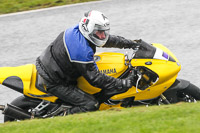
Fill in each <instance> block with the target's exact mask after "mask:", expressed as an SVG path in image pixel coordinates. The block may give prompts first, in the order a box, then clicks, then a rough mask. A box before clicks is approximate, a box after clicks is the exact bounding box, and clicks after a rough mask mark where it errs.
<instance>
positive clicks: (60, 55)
mask: <svg viewBox="0 0 200 133" xmlns="http://www.w3.org/2000/svg"><path fill="white" fill-rule="evenodd" d="M63 34H64V32H62V33H60V35H59V36H58V37H57V38H56V39H55V40H54V41H53V42H52V43H51V44H50V45H49V46H48V47H47V48H46V50H45V51H44V52H43V53H42V54H41V55H40V56H39V57H38V58H37V60H36V68H37V70H38V73H39V75H40V76H41V77H42V78H43V79H44V84H45V85H46V87H47V91H48V92H49V93H51V94H53V95H55V96H57V97H59V99H61V100H63V101H65V102H67V103H70V104H72V105H73V106H74V107H73V108H71V109H70V112H69V113H71V114H73V113H78V112H86V111H94V110H96V109H98V101H97V100H96V99H95V98H94V97H93V96H92V95H90V94H87V93H85V92H83V91H81V90H80V89H79V88H78V87H77V86H76V80H77V78H78V77H80V76H83V77H84V78H85V79H86V80H87V81H88V82H89V83H90V84H91V85H93V86H96V87H98V88H101V89H102V90H103V91H104V93H107V94H109V93H110V94H111V95H112V94H118V93H123V92H126V91H127V90H128V88H127V89H125V88H124V87H123V86H122V85H123V84H122V82H121V79H116V78H113V77H110V76H107V75H105V74H103V73H101V72H99V71H98V70H97V69H96V67H95V65H94V63H77V62H70V59H69V57H68V54H67V52H66V49H65V48H64V44H63V43H64V42H63ZM134 45H135V44H134V42H133V41H131V40H127V39H124V38H123V37H119V36H113V35H110V36H109V39H108V41H107V43H106V44H105V45H104V47H116V48H131V47H133V46H134ZM90 46H91V47H92V49H93V51H94V53H95V52H96V46H95V45H93V44H90ZM110 94H109V95H110Z"/></svg>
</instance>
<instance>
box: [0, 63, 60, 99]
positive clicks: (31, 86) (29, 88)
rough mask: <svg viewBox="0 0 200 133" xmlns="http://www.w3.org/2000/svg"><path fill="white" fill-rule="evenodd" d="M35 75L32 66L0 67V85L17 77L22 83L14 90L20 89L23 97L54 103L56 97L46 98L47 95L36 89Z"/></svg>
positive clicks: (34, 68) (33, 66) (34, 69)
mask: <svg viewBox="0 0 200 133" xmlns="http://www.w3.org/2000/svg"><path fill="white" fill-rule="evenodd" d="M36 74H37V72H36V67H35V65H33V64H27V65H23V66H18V67H1V68H0V83H1V84H3V83H4V81H5V80H6V79H9V78H10V77H17V78H19V79H20V80H21V81H22V86H16V89H17V87H19V88H22V89H23V93H24V95H26V96H29V97H32V98H39V99H44V100H48V101H51V102H55V100H56V99H57V97H55V96H48V94H47V93H44V92H42V91H40V90H38V89H37V88H36V86H35V84H36V77H37V76H36ZM10 84H11V85H12V84H13V83H12V82H10ZM16 89H15V90H16Z"/></svg>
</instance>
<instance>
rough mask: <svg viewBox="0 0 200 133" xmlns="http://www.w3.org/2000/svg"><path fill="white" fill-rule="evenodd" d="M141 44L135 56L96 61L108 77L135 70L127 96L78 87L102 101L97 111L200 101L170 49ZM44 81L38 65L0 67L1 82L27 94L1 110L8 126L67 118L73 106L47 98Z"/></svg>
mask: <svg viewBox="0 0 200 133" xmlns="http://www.w3.org/2000/svg"><path fill="white" fill-rule="evenodd" d="M138 43H139V44H140V45H139V47H136V48H134V49H133V50H132V55H131V57H129V56H128V55H127V54H122V53H114V52H103V53H97V54H95V56H94V59H95V62H96V64H97V66H98V68H99V71H100V72H102V73H105V74H107V75H109V76H113V77H115V78H126V77H127V76H128V75H129V74H130V72H131V71H134V72H135V77H136V78H135V80H134V81H133V84H134V85H133V87H132V88H130V89H129V90H128V91H127V92H125V93H122V94H116V95H106V96H105V95H102V91H101V88H96V87H94V86H92V85H90V84H89V83H88V82H87V81H86V80H85V79H84V78H83V77H80V78H79V79H78V87H79V88H80V89H82V90H83V91H85V92H87V93H89V94H92V95H94V96H95V97H96V98H97V99H98V100H99V102H100V107H99V110H106V109H111V108H124V107H132V106H136V105H141V104H145V105H155V104H158V105H160V104H170V103H177V102H179V101H185V102H195V101H196V100H200V89H199V88H198V87H197V86H195V85H193V84H191V83H190V82H189V81H186V80H182V79H177V75H178V73H179V71H180V70H181V65H180V62H179V61H178V59H177V58H176V57H175V55H174V54H173V53H172V52H171V51H170V50H169V49H167V48H166V47H164V46H163V45H162V44H155V43H153V44H148V43H146V42H144V41H142V40H138ZM40 81H41V80H40V76H39V75H38V73H37V70H36V67H35V65H34V64H27V65H23V66H18V67H1V68H0V83H1V84H2V85H5V86H7V87H9V88H11V89H13V90H15V91H18V92H20V93H22V94H23V96H20V97H18V98H16V99H15V100H14V101H12V102H11V104H7V105H0V110H2V113H3V114H4V122H6V121H15V120H23V119H32V118H35V117H37V118H47V117H53V116H65V115H66V110H67V109H68V108H70V107H71V106H72V105H70V104H68V103H65V102H63V101H62V100H60V99H59V98H58V97H56V96H53V95H51V94H49V93H48V92H47V91H46V88H45V86H44V85H43V83H42V82H40Z"/></svg>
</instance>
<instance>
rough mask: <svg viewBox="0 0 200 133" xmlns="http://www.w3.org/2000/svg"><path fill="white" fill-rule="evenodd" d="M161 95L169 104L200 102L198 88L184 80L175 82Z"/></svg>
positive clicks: (199, 90)
mask: <svg viewBox="0 0 200 133" xmlns="http://www.w3.org/2000/svg"><path fill="white" fill-rule="evenodd" d="M163 95H164V96H165V97H166V98H167V100H168V101H169V102H170V103H177V102H181V101H183V102H196V101H197V100H200V88H199V87H197V86H195V85H194V84H192V83H190V82H188V81H186V80H177V81H176V82H175V83H174V84H173V85H172V87H170V88H169V90H167V91H166V92H164V93H163Z"/></svg>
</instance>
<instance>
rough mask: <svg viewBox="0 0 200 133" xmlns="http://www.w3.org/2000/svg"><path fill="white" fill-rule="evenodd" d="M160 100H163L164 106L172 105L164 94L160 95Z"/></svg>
mask: <svg viewBox="0 0 200 133" xmlns="http://www.w3.org/2000/svg"><path fill="white" fill-rule="evenodd" d="M160 98H161V99H162V101H163V102H164V104H170V102H169V101H168V100H167V98H166V97H165V96H164V95H163V94H161V95H160Z"/></svg>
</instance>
